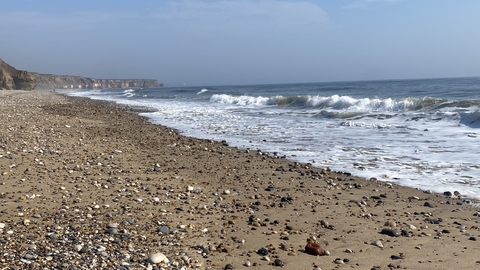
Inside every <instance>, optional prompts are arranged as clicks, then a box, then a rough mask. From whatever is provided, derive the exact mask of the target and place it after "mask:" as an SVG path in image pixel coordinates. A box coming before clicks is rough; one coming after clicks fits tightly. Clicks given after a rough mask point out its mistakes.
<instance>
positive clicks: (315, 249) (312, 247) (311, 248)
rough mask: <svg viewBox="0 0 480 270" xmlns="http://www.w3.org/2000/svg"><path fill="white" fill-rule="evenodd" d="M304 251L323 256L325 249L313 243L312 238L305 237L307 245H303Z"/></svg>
mask: <svg viewBox="0 0 480 270" xmlns="http://www.w3.org/2000/svg"><path fill="white" fill-rule="evenodd" d="M305 253H307V254H310V255H314V256H324V255H325V251H324V250H323V249H322V248H321V247H320V245H319V244H317V243H315V241H313V240H312V239H307V245H306V246H305Z"/></svg>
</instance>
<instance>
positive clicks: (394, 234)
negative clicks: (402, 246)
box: [380, 228, 402, 237]
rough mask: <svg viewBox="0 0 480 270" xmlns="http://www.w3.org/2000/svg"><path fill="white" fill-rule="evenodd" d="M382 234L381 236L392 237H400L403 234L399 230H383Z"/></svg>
mask: <svg viewBox="0 0 480 270" xmlns="http://www.w3.org/2000/svg"><path fill="white" fill-rule="evenodd" d="M380 233H381V234H386V235H388V236H392V237H399V236H400V235H401V234H402V233H401V232H400V231H399V230H396V229H389V228H385V229H382V231H381V232H380Z"/></svg>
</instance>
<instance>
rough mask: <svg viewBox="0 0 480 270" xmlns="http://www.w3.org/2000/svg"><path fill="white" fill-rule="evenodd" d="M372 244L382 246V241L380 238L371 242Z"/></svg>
mask: <svg viewBox="0 0 480 270" xmlns="http://www.w3.org/2000/svg"><path fill="white" fill-rule="evenodd" d="M372 245H374V246H377V247H379V248H383V243H382V241H380V240H375V241H373V242H372Z"/></svg>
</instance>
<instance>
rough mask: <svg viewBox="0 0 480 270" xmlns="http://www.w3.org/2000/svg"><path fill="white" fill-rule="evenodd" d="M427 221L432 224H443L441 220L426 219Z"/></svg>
mask: <svg viewBox="0 0 480 270" xmlns="http://www.w3.org/2000/svg"><path fill="white" fill-rule="evenodd" d="M425 221H427V222H428V223H430V224H440V223H441V222H442V219H441V218H426V219H425Z"/></svg>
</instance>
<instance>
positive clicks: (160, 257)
mask: <svg viewBox="0 0 480 270" xmlns="http://www.w3.org/2000/svg"><path fill="white" fill-rule="evenodd" d="M166 258H167V256H165V255H164V254H163V253H153V254H150V255H149V256H148V261H149V262H151V263H153V264H157V263H161V262H163V261H165V259H166Z"/></svg>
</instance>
